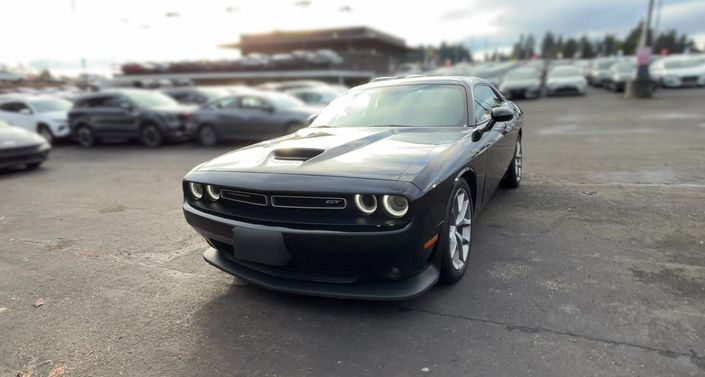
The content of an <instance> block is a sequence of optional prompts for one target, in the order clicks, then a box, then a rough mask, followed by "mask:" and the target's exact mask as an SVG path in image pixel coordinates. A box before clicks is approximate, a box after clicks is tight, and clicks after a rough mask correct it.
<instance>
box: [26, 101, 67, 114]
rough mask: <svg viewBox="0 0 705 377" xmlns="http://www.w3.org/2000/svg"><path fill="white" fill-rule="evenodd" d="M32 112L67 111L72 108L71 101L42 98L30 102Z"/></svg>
mask: <svg viewBox="0 0 705 377" xmlns="http://www.w3.org/2000/svg"><path fill="white" fill-rule="evenodd" d="M30 103H31V105H32V108H34V111H36V112H38V113H48V112H50V111H69V110H71V107H72V106H73V103H71V101H67V100H65V99H60V98H43V99H37V100H33V101H31V102H30Z"/></svg>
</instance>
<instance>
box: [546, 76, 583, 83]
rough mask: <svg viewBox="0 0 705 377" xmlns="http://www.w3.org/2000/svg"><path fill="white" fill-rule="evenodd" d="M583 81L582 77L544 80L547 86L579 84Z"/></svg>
mask: <svg viewBox="0 0 705 377" xmlns="http://www.w3.org/2000/svg"><path fill="white" fill-rule="evenodd" d="M583 80H585V79H584V78H583V77H582V76H570V77H553V78H548V79H547V80H546V84H547V85H556V84H580V83H582V82H583Z"/></svg>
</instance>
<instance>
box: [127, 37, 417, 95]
mask: <svg viewBox="0 0 705 377" xmlns="http://www.w3.org/2000/svg"><path fill="white" fill-rule="evenodd" d="M221 47H223V48H233V49H238V50H240V52H241V55H242V56H253V55H260V54H264V55H267V56H276V55H277V54H289V53H291V52H293V51H317V50H328V51H333V52H335V54H337V55H338V56H339V57H340V58H342V61H341V62H339V63H338V64H335V65H334V66H329V67H325V68H321V67H295V68H292V67H287V68H286V69H282V68H281V67H266V68H261V67H260V68H257V69H248V68H222V67H218V68H207V67H204V69H201V67H198V66H196V67H193V68H192V69H190V70H189V71H188V72H184V71H183V70H179V71H178V72H177V71H173V70H172V71H170V70H169V69H166V70H164V69H162V70H160V71H158V72H152V71H140V72H124V74H123V75H119V76H116V79H117V80H128V81H129V80H161V79H189V80H192V81H193V82H195V83H198V84H219V83H246V84H258V83H261V82H265V81H283V80H323V81H328V82H335V83H341V84H346V85H357V84H360V83H364V82H367V81H369V80H370V79H371V78H374V77H376V76H381V75H385V74H388V73H390V72H394V70H395V68H396V67H397V65H398V64H399V62H400V61H402V60H403V58H404V57H405V56H406V55H407V53H409V52H411V51H413V50H412V49H411V48H409V47H407V46H406V43H405V41H404V40H403V39H401V38H398V37H395V36H392V35H390V34H387V33H384V32H381V31H379V30H375V29H372V28H369V27H348V28H336V29H324V30H305V31H273V32H270V33H264V34H243V35H241V36H240V41H239V42H234V43H230V44H225V45H223V46H221ZM123 71H126V70H125V69H124V68H123Z"/></svg>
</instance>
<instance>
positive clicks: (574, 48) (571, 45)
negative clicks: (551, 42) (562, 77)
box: [561, 38, 578, 58]
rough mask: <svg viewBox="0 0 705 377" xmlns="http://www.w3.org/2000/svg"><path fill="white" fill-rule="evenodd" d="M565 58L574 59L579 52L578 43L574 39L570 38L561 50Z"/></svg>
mask: <svg viewBox="0 0 705 377" xmlns="http://www.w3.org/2000/svg"><path fill="white" fill-rule="evenodd" d="M561 52H562V53H563V57H564V58H574V57H575V54H576V53H577V52H578V41H576V40H575V39H574V38H568V39H567V40H566V41H565V43H564V44H563V48H562V49H561Z"/></svg>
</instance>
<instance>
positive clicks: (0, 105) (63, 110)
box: [0, 96, 73, 143]
mask: <svg viewBox="0 0 705 377" xmlns="http://www.w3.org/2000/svg"><path fill="white" fill-rule="evenodd" d="M72 106H73V103H71V101H68V100H65V99H63V98H58V97H51V96H22V97H13V96H4V97H2V98H0V120H4V121H6V122H8V123H10V124H13V125H15V126H18V127H22V128H24V129H26V130H28V131H32V132H36V133H38V134H40V135H41V136H43V137H44V138H45V139H46V140H47V141H49V142H50V143H52V142H54V141H55V140H56V139H64V138H67V137H69V136H70V134H71V131H70V130H69V127H68V122H67V113H68V111H69V110H71V107H72Z"/></svg>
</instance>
